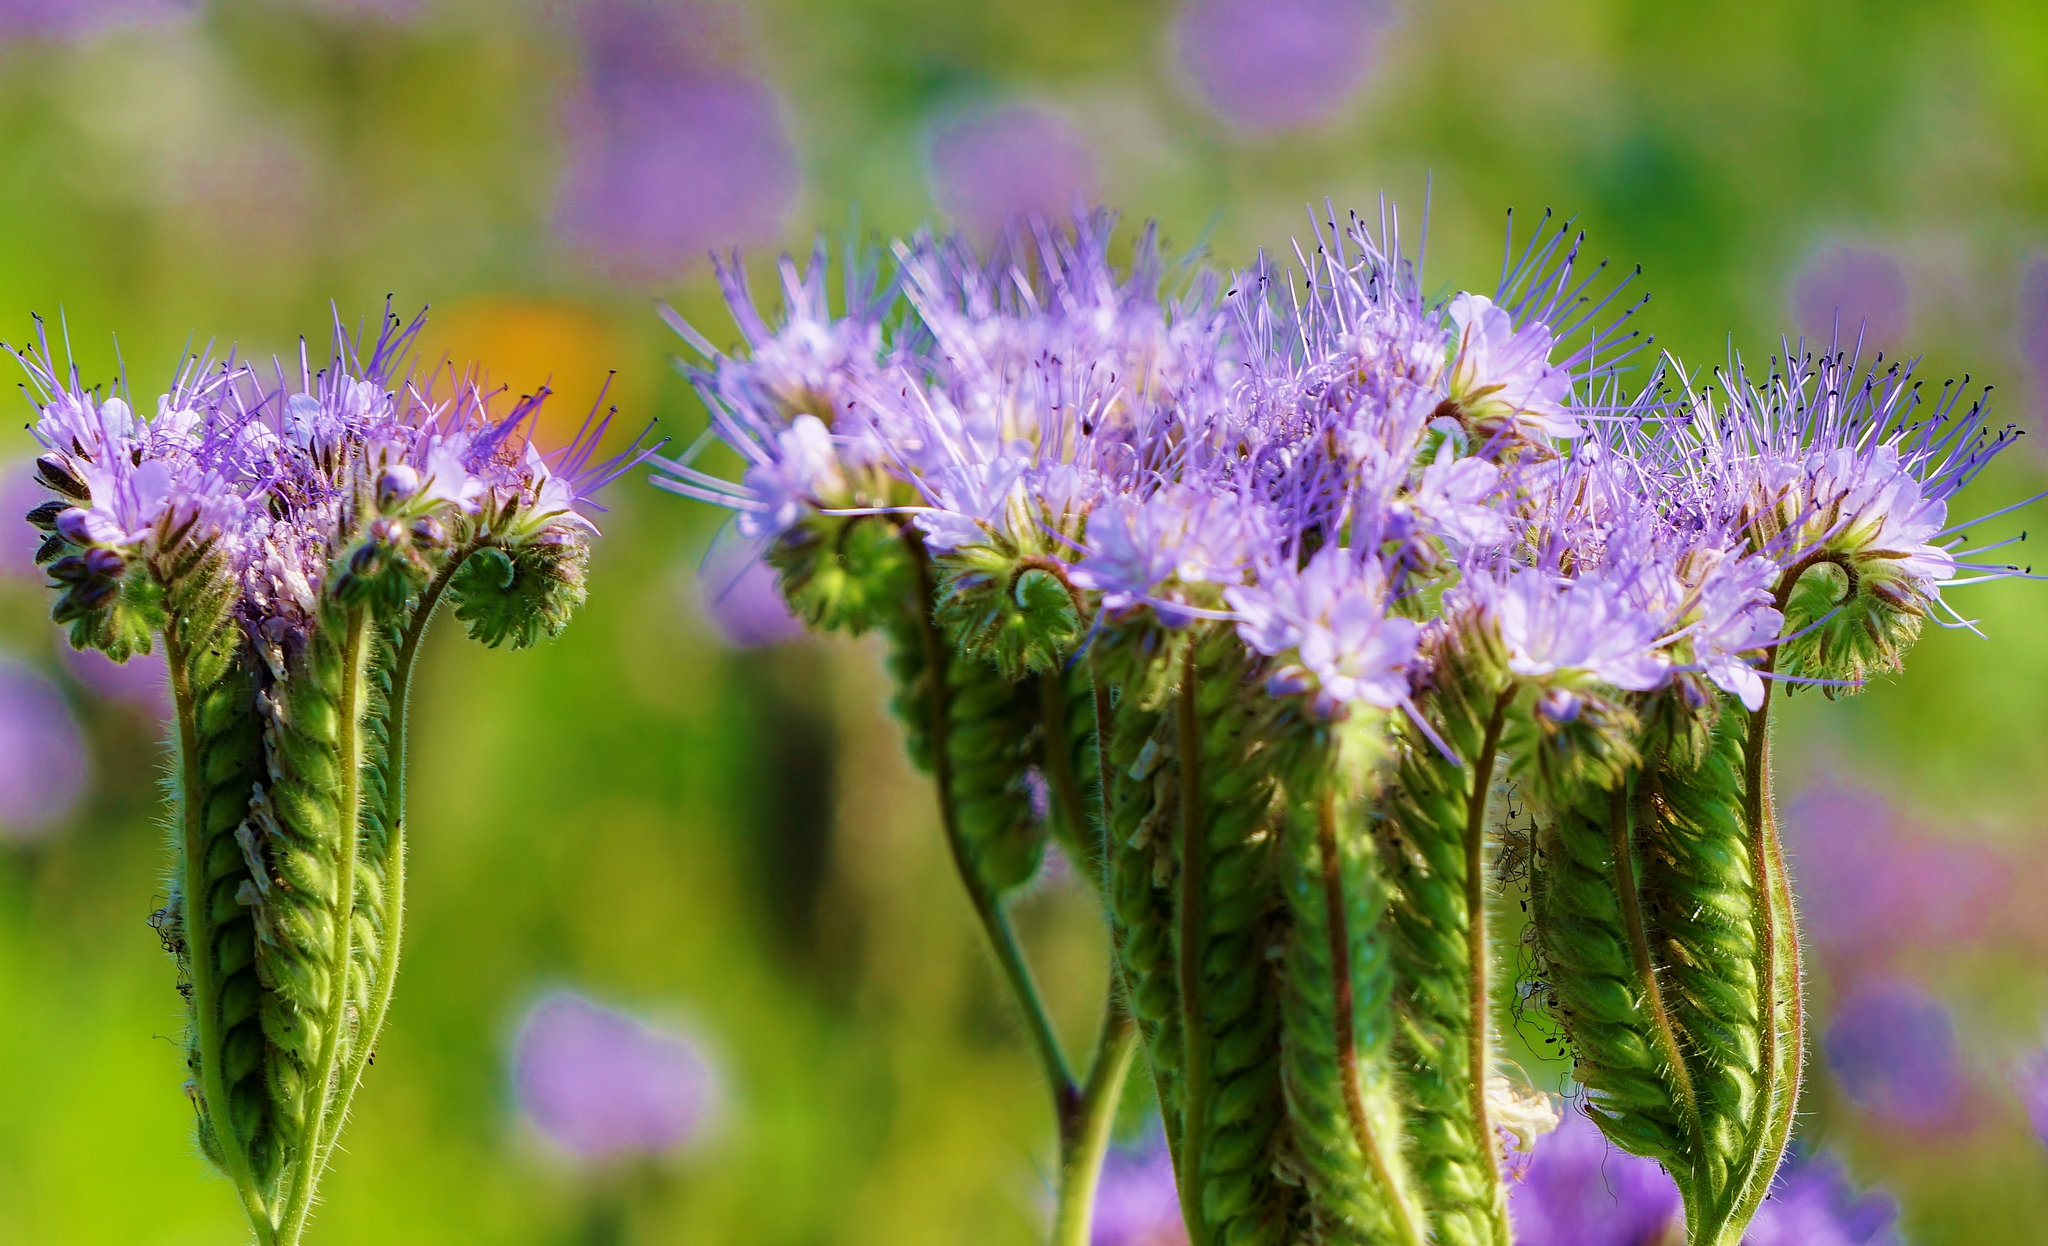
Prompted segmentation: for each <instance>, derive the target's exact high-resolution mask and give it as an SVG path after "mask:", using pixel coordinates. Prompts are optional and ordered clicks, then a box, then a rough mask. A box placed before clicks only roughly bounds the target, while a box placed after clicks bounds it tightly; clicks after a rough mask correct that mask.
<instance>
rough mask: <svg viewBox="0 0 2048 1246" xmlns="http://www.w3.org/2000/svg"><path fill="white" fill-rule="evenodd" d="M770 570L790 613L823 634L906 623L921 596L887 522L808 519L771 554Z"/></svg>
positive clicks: (892, 527)
mask: <svg viewBox="0 0 2048 1246" xmlns="http://www.w3.org/2000/svg"><path fill="white" fill-rule="evenodd" d="M768 563H769V565H770V566H772V567H774V568H775V572H776V578H777V582H778V583H779V584H780V586H781V588H782V595H783V598H784V600H786V601H787V602H788V603H789V608H790V610H791V611H792V612H793V613H795V615H796V616H797V617H798V618H800V619H802V620H803V621H804V624H805V626H807V627H810V628H813V629H816V630H819V631H828V632H842V631H843V632H847V633H850V634H853V635H860V634H861V633H863V632H866V631H868V630H869V629H870V628H874V627H877V626H880V625H882V624H884V623H888V622H890V621H892V620H895V619H898V618H900V617H901V615H902V611H903V609H904V606H903V603H904V602H905V601H906V600H907V599H908V598H910V597H911V596H913V595H914V590H913V588H912V586H911V574H910V563H909V559H908V556H907V555H906V553H905V551H904V547H903V538H902V535H901V534H900V532H899V531H898V529H897V527H896V525H895V524H894V523H893V522H892V521H890V520H888V519H884V518H882V517H879V516H872V515H862V516H854V517H844V516H831V515H811V516H808V517H806V518H805V519H804V520H803V521H802V522H801V523H799V524H797V525H796V526H795V527H793V528H791V529H790V530H789V531H787V532H785V533H784V534H783V535H782V536H781V537H780V538H778V539H777V540H776V542H775V544H773V545H771V546H770V547H769V548H768ZM925 608H926V609H929V608H930V606H929V603H927V605H926V606H925Z"/></svg>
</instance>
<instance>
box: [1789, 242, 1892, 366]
mask: <svg viewBox="0 0 2048 1246" xmlns="http://www.w3.org/2000/svg"><path fill="white" fill-rule="evenodd" d="M1791 293H1792V316H1793V320H1794V322H1795V323H1796V324H1797V325H1798V328H1799V331H1800V332H1801V333H1803V334H1805V335H1806V339H1807V342H1808V343H1809V344H1810V345H1815V346H1820V345H1825V344H1826V343H1827V342H1828V341H1830V340H1831V339H1833V338H1835V337H1836V336H1839V340H1840V342H1841V345H1842V346H1843V347H1844V348H1845V349H1846V348H1848V347H1851V346H1854V345H1855V343H1856V335H1857V332H1858V330H1859V329H1860V330H1861V332H1862V334H1863V343H1864V353H1865V355H1869V354H1870V353H1872V352H1873V351H1877V350H1887V351H1888V350H1892V349H1895V348H1896V347H1897V345H1898V344H1899V343H1900V342H1901V341H1903V340H1905V336H1906V330H1907V328H1908V327H1909V326H1910V324H1911V321H1912V306H1911V294H1910V292H1909V291H1908V289H1907V287H1906V274H1905V270H1903V269H1901V268H1900V267H1899V262H1898V261H1897V260H1895V259H1893V258H1892V257H1891V256H1890V255H1888V254H1886V253H1885V252H1883V251H1880V250H1878V249H1877V248H1875V247H1855V246H1840V245H1836V246H1828V247H1824V248H1822V249H1821V250H1819V251H1817V252H1815V253H1814V255H1813V256H1812V257H1811V258H1809V259H1808V260H1807V261H1806V263H1805V264H1804V265H1802V266H1801V267H1800V269H1799V271H1798V272H1797V273H1796V274H1794V275H1793V278H1792V291H1791ZM1838 318H1839V324H1840V328H1839V330H1837V328H1836V325H1837V322H1838Z"/></svg>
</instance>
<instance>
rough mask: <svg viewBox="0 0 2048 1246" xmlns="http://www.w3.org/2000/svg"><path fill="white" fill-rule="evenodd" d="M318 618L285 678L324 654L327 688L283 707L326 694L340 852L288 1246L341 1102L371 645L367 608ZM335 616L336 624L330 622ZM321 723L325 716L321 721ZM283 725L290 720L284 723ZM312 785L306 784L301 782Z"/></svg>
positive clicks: (283, 1227)
mask: <svg viewBox="0 0 2048 1246" xmlns="http://www.w3.org/2000/svg"><path fill="white" fill-rule="evenodd" d="M321 624H322V626H320V627H318V628H316V629H315V634H314V638H313V639H312V641H311V642H309V645H308V649H309V650H310V651H311V652H312V653H313V654H314V655H315V656H314V657H313V658H312V659H311V660H309V662H308V663H307V669H306V670H304V671H303V672H293V673H292V674H290V675H288V676H287V678H286V682H287V684H289V683H290V682H291V681H292V679H294V678H302V679H307V680H309V681H311V682H313V683H315V684H318V685H325V684H326V683H327V682H328V680H327V676H328V674H329V672H328V671H326V670H324V669H321V668H323V667H325V666H327V665H328V664H329V663H330V662H331V663H332V664H333V665H334V666H335V668H336V669H335V670H334V671H333V684H334V686H333V687H332V688H328V687H325V686H320V687H318V688H317V690H315V691H312V692H311V693H310V695H306V696H303V697H296V698H289V699H288V700H287V701H286V706H287V708H288V710H293V709H297V708H299V707H300V706H303V705H310V704H311V703H312V702H313V699H314V698H315V697H319V698H323V699H325V700H328V701H330V702H332V707H331V708H332V714H333V721H332V728H331V729H332V731H333V733H334V739H333V741H332V742H331V743H330V744H329V745H328V749H329V751H331V753H332V754H333V758H332V760H333V763H334V771H335V772H334V773H333V774H332V775H330V776H323V777H325V778H326V779H327V780H328V781H329V782H331V783H333V784H334V788H335V791H336V793H337V795H336V798H335V799H334V800H333V801H332V805H333V808H332V810H331V813H332V816H333V825H334V827H335V828H338V830H339V837H340V844H339V846H340V856H339V861H338V863H337V868H336V869H335V871H334V875H333V877H334V896H333V899H332V905H333V908H334V910H335V912H334V931H335V938H334V944H333V948H334V950H333V955H332V959H331V964H330V966H329V968H328V972H329V974H330V975H331V983H332V991H333V994H332V996H331V997H330V999H329V1001H328V1006H327V1008H326V1010H325V1012H324V1013H322V1014H321V1015H320V1017H319V1022H320V1025H321V1029H322V1032H321V1038H320V1047H319V1055H318V1057H317V1058H316V1060H315V1062H314V1064H313V1068H312V1074H313V1077H312V1079H311V1080H310V1082H309V1089H310V1090H311V1092H312V1100H313V1110H312V1111H310V1112H308V1113H307V1114H306V1120H305V1124H304V1127H303V1129H302V1132H301V1133H300V1136H299V1141H298V1145H297V1147H296V1153H295V1156H294V1159H293V1162H292V1171H291V1175H290V1179H289V1182H288V1184H287V1186H286V1191H287V1192H286V1195H285V1200H284V1203H283V1206H282V1207H281V1208H280V1210H279V1215H278V1236H277V1241H278V1246H296V1243H297V1242H298V1241H299V1239H300V1238H301V1236H303V1234H304V1233H305V1229H306V1219H307V1217H308V1216H310V1215H311V1214H312V1211H313V1196H314V1193H315V1191H316V1189H317V1188H318V1186H319V1184H320V1177H321V1165H320V1161H321V1160H322V1159H323V1158H324V1155H323V1153H322V1151H321V1148H320V1145H319V1143H320V1139H321V1138H323V1137H325V1136H327V1122H328V1118H329V1117H330V1115H332V1116H340V1115H342V1114H343V1113H344V1110H345V1105H341V1104H338V1103H337V1102H336V1098H337V1097H338V1096H337V1095H336V1093H335V1088H336V1079H337V1076H338V1074H339V1073H340V1059H341V1056H342V1031H343V1028H344V1027H345V1026H346V1024H347V1022H348V1016H347V1010H348V1004H349V979H350V977H351V974H352V971H353V970H354V968H355V966H354V953H353V950H352V949H353V944H354V936H355V900H356V884H355V879H356V850H357V847H358V845H359V842H360V835H359V834H358V828H359V827H360V826H361V824H362V817H363V766H364V761H365V725H364V718H365V711H366V709H367V705H368V692H369V690H368V687H367V685H366V680H365V678H364V676H365V672H366V668H367V665H368V659H369V656H370V648H371V639H372V631H371V623H370V620H369V618H368V612H367V611H365V610H363V609H361V608H355V609H348V610H341V611H333V612H330V613H329V615H328V617H327V618H323V619H322V620H321ZM336 624H338V625H339V626H338V627H335V626H334V625H336ZM329 628H334V630H338V631H339V632H340V635H339V636H338V637H336V638H334V639H333V640H331V641H328V640H326V639H325V638H324V637H323V636H322V633H323V632H325V631H327V630H328V629H329ZM330 643H331V644H333V645H334V647H335V649H336V652H335V653H333V654H327V653H324V652H322V650H324V649H325V648H326V645H327V644H330ZM321 726H323V727H325V726H326V724H321ZM286 729H287V730H289V729H291V727H290V726H288V727H287V728H286ZM308 786H309V787H310V786H314V784H309V785H308Z"/></svg>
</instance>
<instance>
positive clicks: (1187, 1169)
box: [1179, 644, 1209, 1246]
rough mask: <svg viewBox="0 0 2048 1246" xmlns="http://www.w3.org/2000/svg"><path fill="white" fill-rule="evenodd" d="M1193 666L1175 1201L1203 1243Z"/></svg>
mask: <svg viewBox="0 0 2048 1246" xmlns="http://www.w3.org/2000/svg"><path fill="white" fill-rule="evenodd" d="M1198 675H1199V671H1198V668H1197V665H1196V662H1195V647H1194V645H1192V644H1190V645H1189V646H1188V648H1187V655H1186V657H1185V658H1183V659H1182V662H1181V677H1180V698H1179V736H1180V828H1181V842H1180V914H1179V917H1180V1006H1181V1036H1182V1042H1183V1043H1184V1044H1185V1051H1186V1055H1185V1056H1184V1057H1183V1059H1182V1062H1181V1070H1182V1072H1181V1076H1182V1078H1183V1081H1182V1085H1181V1113H1180V1141H1181V1165H1180V1204H1181V1216H1182V1218H1183V1219H1185V1220H1186V1221H1187V1228H1188V1237H1189V1241H1190V1243H1191V1246H1208V1241H1209V1230H1208V1226H1207V1224H1206V1223H1205V1222H1204V1220H1203V1216H1202V1142H1203V1138H1204V1135H1205V1134H1206V1133H1207V1125H1208V1120H1207V1117H1208V1109H1209V1104H1208V1095H1209V1027H1208V1025H1207V1024H1206V1022H1205V1021H1204V1019H1203V1017H1202V924H1203V916H1204V913H1203V909H1204V906H1203V903H1202V901H1203V892H1204V891H1205V890H1206V889H1207V887H1208V885H1209V878H1208V858H1209V851H1208V849H1209V845H1208V835H1207V826H1206V825H1205V823H1204V821H1203V817H1202V731H1201V722H1200V718H1199V714H1198V712H1197V709H1196V702H1195V691H1196V679H1197V677H1198Z"/></svg>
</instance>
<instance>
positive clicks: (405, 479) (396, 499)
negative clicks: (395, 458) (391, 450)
mask: <svg viewBox="0 0 2048 1246" xmlns="http://www.w3.org/2000/svg"><path fill="white" fill-rule="evenodd" d="M419 491H420V474H419V472H418V471H417V470H415V469H413V468H411V467H409V466H407V465H406V464H404V463H393V464H392V465H391V466H389V467H387V468H385V469H384V471H383V474H382V475H380V476H378V477H377V504H378V505H379V506H385V507H390V506H396V505H398V504H399V503H401V502H404V501H407V500H408V499H410V498H411V497H412V496H413V495H414V494H416V493H418V492H419Z"/></svg>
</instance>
